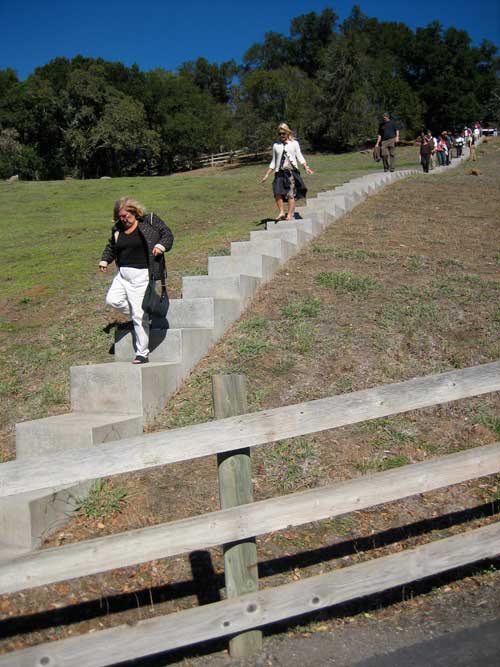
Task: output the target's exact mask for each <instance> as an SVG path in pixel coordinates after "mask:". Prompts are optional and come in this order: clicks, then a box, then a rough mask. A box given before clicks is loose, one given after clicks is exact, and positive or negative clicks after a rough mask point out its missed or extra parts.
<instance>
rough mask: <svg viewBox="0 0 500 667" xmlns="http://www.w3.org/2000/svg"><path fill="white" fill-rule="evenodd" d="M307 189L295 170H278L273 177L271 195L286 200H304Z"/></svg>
mask: <svg viewBox="0 0 500 667" xmlns="http://www.w3.org/2000/svg"><path fill="white" fill-rule="evenodd" d="M306 194H307V188H306V186H305V183H304V181H303V180H302V176H301V175H300V172H299V171H298V170H297V169H291V170H289V169H280V170H279V171H278V172H277V174H276V175H275V177H274V181H273V195H274V196H275V197H281V198H282V199H283V201H288V199H305V196H306Z"/></svg>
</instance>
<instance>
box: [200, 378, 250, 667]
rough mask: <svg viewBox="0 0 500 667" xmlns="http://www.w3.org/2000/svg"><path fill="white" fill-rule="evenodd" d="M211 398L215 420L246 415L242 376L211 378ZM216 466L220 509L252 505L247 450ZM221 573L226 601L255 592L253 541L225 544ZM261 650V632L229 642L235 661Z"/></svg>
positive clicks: (226, 457) (220, 458) (221, 459)
mask: <svg viewBox="0 0 500 667" xmlns="http://www.w3.org/2000/svg"><path fill="white" fill-rule="evenodd" d="M212 397H213V404H214V415H215V418H216V419H224V418H225V417H234V416H236V415H241V414H244V413H246V412H248V408H247V390H246V380H245V376H244V375H236V374H233V375H215V376H214V377H213V378H212ZM217 465H218V468H219V494H220V504H221V508H222V509H226V508H228V507H235V506H236V505H244V504H246V503H251V502H253V491H252V469H251V465H252V464H251V459H250V449H249V448H244V449H238V450H235V451H232V452H225V453H223V454H218V455H217ZM224 570H225V579H226V593H227V597H228V598H234V597H238V596H239V595H244V594H245V593H254V592H255V591H257V590H258V588H259V575H258V566H257V546H256V544H255V538H252V539H250V540H242V541H240V542H232V543H230V544H225V545H224ZM261 650H262V632H261V630H250V631H249V632H243V633H241V634H239V635H237V636H236V637H233V638H232V639H231V640H230V641H229V652H230V654H231V656H233V657H235V658H242V657H245V656H249V655H253V654H255V653H258V652H259V651H261Z"/></svg>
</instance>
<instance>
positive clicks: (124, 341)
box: [115, 328, 215, 372]
mask: <svg viewBox="0 0 500 667" xmlns="http://www.w3.org/2000/svg"><path fill="white" fill-rule="evenodd" d="M214 338H215V332H214V330H213V329H201V328H190V329H188V328H182V329H151V330H150V332H149V362H150V363H151V362H169V363H174V364H180V365H181V366H182V371H183V372H184V371H186V370H187V369H190V368H192V365H190V357H191V355H193V356H196V357H197V358H196V361H195V363H196V362H197V361H198V360H199V359H200V358H201V357H202V356H203V355H204V354H205V352H206V351H207V350H208V349H209V348H210V347H211V346H212V343H213V341H214ZM198 355H200V356H198ZM134 356H135V348H134V335H133V332H131V331H129V332H121V333H120V335H119V337H118V335H117V338H116V341H115V361H116V362H123V361H129V362H130V361H132V359H133V358H134Z"/></svg>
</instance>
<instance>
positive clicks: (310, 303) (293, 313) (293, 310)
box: [281, 296, 323, 320]
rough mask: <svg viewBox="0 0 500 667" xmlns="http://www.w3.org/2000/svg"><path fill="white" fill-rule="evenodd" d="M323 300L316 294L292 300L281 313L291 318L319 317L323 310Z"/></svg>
mask: <svg viewBox="0 0 500 667" xmlns="http://www.w3.org/2000/svg"><path fill="white" fill-rule="evenodd" d="M322 303H323V302H322V300H321V299H319V298H318V297H314V296H306V297H303V298H302V299H296V300H295V301H291V302H290V303H288V304H287V305H286V306H284V307H283V308H282V309H281V315H282V316H283V317H286V318H287V319H290V320H300V319H303V318H309V317H311V318H312V317H317V316H318V315H319V313H320V311H321V305H322Z"/></svg>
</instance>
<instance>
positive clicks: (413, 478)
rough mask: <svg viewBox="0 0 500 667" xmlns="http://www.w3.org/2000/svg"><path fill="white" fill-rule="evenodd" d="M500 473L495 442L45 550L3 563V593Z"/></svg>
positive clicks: (499, 453) (498, 447)
mask: <svg viewBox="0 0 500 667" xmlns="http://www.w3.org/2000/svg"><path fill="white" fill-rule="evenodd" d="M498 472H500V443H496V444H493V445H486V446H484V447H477V448H475V449H470V450H466V451H463V452H458V453H456V454H449V455H447V456H443V457H441V458H439V459H436V460H432V461H425V462H424V463H415V464H413V465H409V466H404V467H401V468H397V469H395V470H389V471H387V472H382V473H377V474H374V475H367V476H365V477H362V478H360V479H355V480H350V481H347V482H341V483H337V484H333V485H330V486H325V487H320V488H317V489H311V490H309V491H303V492H301V493H294V494H290V495H288V496H280V497H278V498H272V499H270V500H263V501H259V502H256V503H252V504H249V505H241V506H239V507H236V508H232V509H227V510H221V511H218V512H212V513H210V514H204V515H202V516H196V517H190V518H188V519H182V520H180V521H173V522H171V523H166V524H159V525H157V526H152V527H149V528H141V529H138V530H133V531H130V532H128V533H122V534H117V535H109V536H107V537H102V538H98V539H94V540H87V541H85V542H79V543H76V544H69V545H67V546H64V547H54V548H52V549H43V550H42V551H38V552H34V553H30V554H28V555H26V556H23V557H20V558H17V559H16V560H15V561H13V562H12V563H7V564H3V565H1V566H0V594H3V593H9V592H14V591H18V590H22V589H23V588H29V587H33V586H41V585H43V584H49V583H53V582H56V581H62V580H64V579H71V578H73V577H77V576H78V577H79V576H85V575H89V574H95V573H98V572H103V571H105V570H110V569H114V568H117V567H125V566H127V565H135V564H137V563H142V562H146V561H148V560H155V559H157V558H164V557H167V556H174V555H176V554H180V553H185V552H190V551H195V550H197V549H204V548H208V547H213V546H217V545H220V544H224V543H226V542H232V541H237V540H241V539H245V538H248V537H252V536H254V535H260V534H264V533H269V532H271V531H273V530H280V529H283V528H286V527H287V526H298V525H301V524H303V523H308V522H310V521H318V520H321V519H326V518H328V517H333V516H339V515H341V514H346V513H348V512H354V511H356V510H361V509H365V508H367V507H372V506H373V505H380V504H382V503H386V502H391V501H395V500H399V499H401V498H406V497H408V496H411V495H414V494H417V493H424V492H426V491H431V490H433V489H437V488H440V487H443V486H449V485H451V484H458V483H460V482H465V481H467V480H470V479H474V478H475V477H481V476H483V475H490V474H496V473H498Z"/></svg>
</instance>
